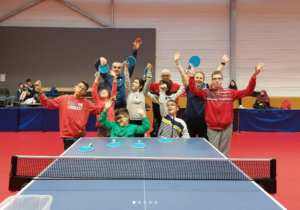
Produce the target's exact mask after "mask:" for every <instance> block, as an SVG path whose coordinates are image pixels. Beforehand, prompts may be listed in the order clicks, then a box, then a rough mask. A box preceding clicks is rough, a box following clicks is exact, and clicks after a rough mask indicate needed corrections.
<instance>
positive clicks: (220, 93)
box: [189, 63, 265, 157]
mask: <svg viewBox="0 0 300 210" xmlns="http://www.w3.org/2000/svg"><path fill="white" fill-rule="evenodd" d="M264 67H265V65H264V64H263V63H259V64H258V67H255V71H254V72H253V74H252V77H251V79H250V81H249V84H248V87H247V88H246V89H245V90H234V89H229V88H223V87H222V82H223V80H224V79H223V74H222V72H221V71H214V72H213V73H212V75H211V81H212V86H210V88H207V89H198V88H197V87H196V86H195V79H194V69H191V70H190V78H189V89H190V91H191V93H192V94H194V95H197V96H199V97H201V98H203V99H204V108H205V120H206V123H207V127H208V128H207V135H208V138H209V141H210V142H211V144H212V145H214V147H215V148H216V149H218V150H219V151H220V152H222V153H223V154H224V155H225V156H226V157H228V155H229V149H230V142H231V136H232V122H233V102H234V101H235V100H237V99H240V98H243V97H245V96H250V95H251V94H252V93H253V90H254V88H255V85H256V76H257V75H258V74H259V73H260V72H261V71H263V70H264Z"/></svg>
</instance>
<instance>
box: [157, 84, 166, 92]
mask: <svg viewBox="0 0 300 210" xmlns="http://www.w3.org/2000/svg"><path fill="white" fill-rule="evenodd" d="M167 88H168V87H167V85H166V84H161V85H159V89H162V90H163V91H165V92H166V90H167Z"/></svg>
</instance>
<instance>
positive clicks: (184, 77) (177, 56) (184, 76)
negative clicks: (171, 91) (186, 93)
mask: <svg viewBox="0 0 300 210" xmlns="http://www.w3.org/2000/svg"><path fill="white" fill-rule="evenodd" d="M180 57H181V54H180V52H176V53H175V55H174V61H175V63H176V66H177V69H178V71H179V73H180V75H181V79H182V83H183V85H184V89H186V88H187V87H188V85H189V81H188V75H187V74H186V71H185V70H184V69H183V67H182V65H181V64H180V62H179V59H180Z"/></svg>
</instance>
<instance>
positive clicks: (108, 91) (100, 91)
mask: <svg viewBox="0 0 300 210" xmlns="http://www.w3.org/2000/svg"><path fill="white" fill-rule="evenodd" d="M102 90H106V91H107V92H108V97H109V98H110V92H109V90H108V89H107V88H101V89H100V90H99V92H98V94H100V93H101V91H102Z"/></svg>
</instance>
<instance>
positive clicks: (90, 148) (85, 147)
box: [78, 143, 94, 152]
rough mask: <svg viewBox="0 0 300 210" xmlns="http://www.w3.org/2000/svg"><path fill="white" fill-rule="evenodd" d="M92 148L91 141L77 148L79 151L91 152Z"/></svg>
mask: <svg viewBox="0 0 300 210" xmlns="http://www.w3.org/2000/svg"><path fill="white" fill-rule="evenodd" d="M93 150H94V147H93V144H92V143H90V144H89V145H87V146H84V147H80V148H79V149H78V151H79V152H91V151H93Z"/></svg>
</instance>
